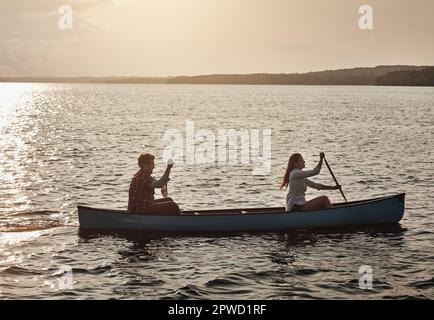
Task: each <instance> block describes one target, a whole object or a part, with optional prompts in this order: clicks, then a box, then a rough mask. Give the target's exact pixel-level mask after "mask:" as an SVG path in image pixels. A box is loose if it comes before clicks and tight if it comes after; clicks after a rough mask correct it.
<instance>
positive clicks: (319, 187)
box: [304, 179, 340, 190]
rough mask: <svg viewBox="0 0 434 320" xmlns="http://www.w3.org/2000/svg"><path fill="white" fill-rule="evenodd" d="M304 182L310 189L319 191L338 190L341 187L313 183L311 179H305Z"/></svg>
mask: <svg viewBox="0 0 434 320" xmlns="http://www.w3.org/2000/svg"><path fill="white" fill-rule="evenodd" d="M304 182H305V183H306V185H307V186H308V187H310V188H313V189H317V190H337V189H339V187H340V186H326V185H324V184H321V183H316V182H313V181H311V180H309V179H304Z"/></svg>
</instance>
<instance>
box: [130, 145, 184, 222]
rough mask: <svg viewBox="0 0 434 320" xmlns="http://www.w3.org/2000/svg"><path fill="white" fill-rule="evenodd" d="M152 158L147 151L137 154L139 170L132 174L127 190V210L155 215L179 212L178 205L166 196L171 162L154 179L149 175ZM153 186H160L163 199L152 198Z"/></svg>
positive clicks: (152, 167)
mask: <svg viewBox="0 0 434 320" xmlns="http://www.w3.org/2000/svg"><path fill="white" fill-rule="evenodd" d="M154 158H155V157H154V156H153V155H151V154H149V153H147V154H141V155H140V156H139V159H138V160H139V161H138V162H139V167H140V170H139V171H137V172H136V174H135V175H134V176H133V179H132V180H131V184H130V189H129V192H128V212H130V213H146V214H155V215H177V214H180V210H179V207H178V205H177V204H176V203H175V202H174V201H173V200H172V199H171V198H167V189H166V188H167V182H168V181H169V180H170V178H169V175H170V170H171V169H172V166H173V163H171V164H168V165H167V168H166V171H165V172H164V174H163V176H162V177H161V178H160V179H159V180H156V179H154V178H153V177H152V176H151V174H152V171H153V170H154V168H155V164H154ZM155 188H161V194H162V195H163V196H164V198H163V199H158V200H155V199H154V189H155Z"/></svg>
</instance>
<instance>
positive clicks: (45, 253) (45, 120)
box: [0, 83, 434, 299]
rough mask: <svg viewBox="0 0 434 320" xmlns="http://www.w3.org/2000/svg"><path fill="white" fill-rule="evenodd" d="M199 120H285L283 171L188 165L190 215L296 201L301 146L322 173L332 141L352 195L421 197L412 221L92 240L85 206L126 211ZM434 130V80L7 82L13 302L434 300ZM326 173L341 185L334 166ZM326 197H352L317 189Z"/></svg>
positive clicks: (6, 192)
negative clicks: (82, 226) (145, 168)
mask: <svg viewBox="0 0 434 320" xmlns="http://www.w3.org/2000/svg"><path fill="white" fill-rule="evenodd" d="M186 121H194V126H195V129H196V130H200V129H209V130H211V131H212V132H215V133H217V131H218V130H219V129H229V128H233V129H247V130H252V129H259V130H264V129H271V132H272V136H271V137H272V139H271V167H270V172H269V174H266V175H262V176H261V175H260V176H257V175H253V174H252V168H251V167H250V166H249V165H245V164H237V165H229V164H205V165H204V164H202V165H199V164H193V165H186V164H184V165H182V164H176V165H175V166H174V168H173V170H172V175H171V179H172V180H171V182H170V183H169V195H170V196H171V197H172V198H174V199H175V200H176V201H177V202H178V203H179V205H180V207H181V208H182V209H208V208H235V207H261V206H264V207H267V206H284V203H285V197H286V193H285V192H281V191H279V183H280V179H281V177H282V175H283V173H284V169H285V165H286V162H287V160H288V157H289V155H290V154H291V153H293V152H301V153H302V154H303V156H304V158H305V160H306V167H307V168H311V167H314V166H315V165H316V162H317V161H318V153H319V152H320V151H324V152H325V153H326V156H327V159H328V162H329V164H330V166H331V167H332V169H333V170H334V173H335V175H336V177H337V179H338V181H339V183H340V184H341V185H343V191H344V192H345V194H346V197H347V198H348V199H349V200H359V199H369V198H373V197H378V196H383V195H390V194H395V193H400V192H406V193H407V196H406V210H405V216H404V218H403V220H402V221H401V224H400V225H399V226H393V227H386V228H383V227H382V228H374V229H373V228H368V229H366V228H364V229H360V230H342V231H329V232H308V231H292V232H288V233H265V234H244V233H242V234H236V235H232V236H221V237H216V236H211V235H210V236H209V237H207V236H200V237H198V236H184V237H180V236H161V237H146V235H143V236H137V235H136V236H134V237H133V236H120V235H119V236H116V235H91V236H83V235H80V234H79V233H78V218H77V209H76V207H77V204H84V205H90V206H95V207H105V208H116V209H125V208H126V205H127V201H128V186H129V181H130V179H131V177H132V175H133V174H134V173H135V171H136V170H137V156H138V154H139V153H141V152H146V151H148V152H152V153H157V152H158V154H157V161H156V169H155V171H154V173H155V176H159V175H160V174H161V173H162V172H163V169H164V163H163V160H162V155H163V150H164V148H165V146H166V144H165V142H164V141H163V135H164V133H165V130H166V129H169V128H172V129H179V130H181V131H183V130H184V131H185V126H186ZM433 129H434V88H404V87H395V88H389V87H350V86H348V87H343V86H321V87H316V86H212V85H209V86H208V85H124V84H123V85H115V84H113V85H112V84H110V85H104V84H101V85H96V84H95V85H91V84H8V83H2V84H0V132H1V136H0V189H1V191H0V232H1V234H0V298H3V299H17V298H30V299H63V298H68V299H107V298H117V299H159V298H175V299H176V298H188V299H289V298H295V299H311V298H338V299H376V298H409V297H411V298H429V299H432V298H434V290H433V286H434V267H433V266H434V234H433V231H434V219H433V213H434V212H433V207H434V206H433V205H434V177H433V169H434V165H433V164H434V155H433V150H434V148H433V147H434V142H433V140H434V130H433ZM261 132H262V131H261ZM228 152H231V151H230V150H229V151H228ZM313 180H315V181H318V182H321V183H324V184H333V180H332V178H331V177H330V174H329V173H328V171H327V168H323V170H322V172H321V174H320V175H319V176H317V177H315V178H314V179H313ZM322 194H327V195H328V196H329V197H330V199H331V200H332V201H333V202H339V201H342V199H341V195H340V193H339V192H338V191H315V190H312V191H309V192H308V193H307V197H308V198H312V197H315V196H319V195H322ZM363 265H367V266H370V267H371V268H372V272H373V274H372V277H373V288H372V289H371V290H370V289H367V290H363V289H360V288H359V278H360V276H361V274H359V268H360V267H361V266H363Z"/></svg>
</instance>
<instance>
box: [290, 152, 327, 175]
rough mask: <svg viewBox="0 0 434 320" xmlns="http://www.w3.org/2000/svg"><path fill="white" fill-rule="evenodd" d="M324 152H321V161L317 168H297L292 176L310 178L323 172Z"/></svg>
mask: <svg viewBox="0 0 434 320" xmlns="http://www.w3.org/2000/svg"><path fill="white" fill-rule="evenodd" d="M324 157H325V156H324V152H321V153H320V154H319V162H318V164H317V166H316V168H314V169H312V170H304V171H303V170H295V171H293V172H292V173H291V178H293V179H304V178H309V177H313V176H316V175H317V174H319V173H320V172H321V167H322V162H323V160H324Z"/></svg>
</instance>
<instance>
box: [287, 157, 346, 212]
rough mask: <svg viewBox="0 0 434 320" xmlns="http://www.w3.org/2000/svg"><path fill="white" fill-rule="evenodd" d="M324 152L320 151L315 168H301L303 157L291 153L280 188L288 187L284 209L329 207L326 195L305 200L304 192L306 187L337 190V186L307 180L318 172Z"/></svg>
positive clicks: (303, 209)
mask: <svg viewBox="0 0 434 320" xmlns="http://www.w3.org/2000/svg"><path fill="white" fill-rule="evenodd" d="M323 160H324V153H323V152H321V153H320V160H319V162H318V165H317V166H316V168H314V169H312V170H303V168H304V167H305V166H304V159H303V157H302V156H301V154H299V153H294V154H293V155H291V157H290V158H289V161H288V166H287V168H286V172H285V175H284V176H283V180H282V183H281V185H280V190H283V189H287V188H288V187H289V192H288V195H287V196H286V211H293V212H294V211H310V210H318V209H326V208H331V207H332V204H331V203H330V200H329V198H328V197H327V196H321V197H317V198H314V199H312V200H309V201H306V199H305V192H306V189H307V187H311V188H314V189H317V190H337V189H339V186H325V185H323V184H320V183H315V182H313V181H311V180H309V179H308V178H309V177H313V176H316V175H318V174H319V173H320V171H321V167H322V163H323Z"/></svg>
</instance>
